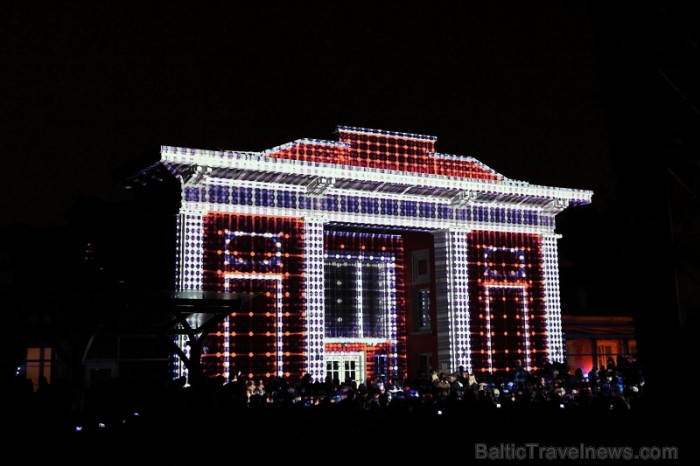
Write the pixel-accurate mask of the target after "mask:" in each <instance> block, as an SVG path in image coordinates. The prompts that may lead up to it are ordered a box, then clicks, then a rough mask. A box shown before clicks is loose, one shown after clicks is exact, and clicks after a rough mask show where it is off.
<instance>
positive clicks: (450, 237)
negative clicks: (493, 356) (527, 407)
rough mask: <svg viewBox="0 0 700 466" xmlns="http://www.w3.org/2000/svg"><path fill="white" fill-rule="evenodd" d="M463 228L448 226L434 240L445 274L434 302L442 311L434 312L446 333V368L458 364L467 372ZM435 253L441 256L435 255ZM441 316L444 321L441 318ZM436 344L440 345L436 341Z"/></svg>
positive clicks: (469, 362)
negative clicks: (436, 301)
mask: <svg viewBox="0 0 700 466" xmlns="http://www.w3.org/2000/svg"><path fill="white" fill-rule="evenodd" d="M467 232H468V230H466V229H456V228H453V229H449V230H447V231H444V232H442V234H441V241H439V242H438V241H436V260H439V261H441V262H442V261H444V274H445V277H444V279H443V280H444V281H443V282H442V286H441V288H442V290H443V291H444V292H445V298H444V299H443V300H439V301H442V302H438V307H439V308H440V307H442V308H443V311H442V313H439V314H438V332H439V333H441V332H442V333H446V337H447V351H448V354H447V361H444V362H446V363H447V364H448V366H449V369H448V370H451V371H452V370H456V369H457V367H458V366H464V367H465V368H467V370H469V371H470V372H471V370H472V360H471V341H470V333H469V290H468V287H467V278H468V277H467V266H468V263H467ZM438 246H439V248H438ZM439 250H440V251H441V252H440V251H439ZM438 254H439V255H440V256H441V257H438ZM439 297H440V296H439V295H438V298H439ZM445 311H446V314H445V313H444V312H445ZM440 314H442V316H441V315H440ZM445 316H446V319H447V320H446V321H444V319H445ZM440 321H442V322H440ZM438 338H440V337H438ZM438 346H440V344H439V342H438Z"/></svg>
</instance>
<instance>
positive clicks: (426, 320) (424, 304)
mask: <svg viewBox="0 0 700 466" xmlns="http://www.w3.org/2000/svg"><path fill="white" fill-rule="evenodd" d="M415 305H416V322H417V323H418V328H417V329H418V330H430V327H431V321H430V290H429V289H427V288H426V289H421V290H418V291H417V292H416V303H415Z"/></svg>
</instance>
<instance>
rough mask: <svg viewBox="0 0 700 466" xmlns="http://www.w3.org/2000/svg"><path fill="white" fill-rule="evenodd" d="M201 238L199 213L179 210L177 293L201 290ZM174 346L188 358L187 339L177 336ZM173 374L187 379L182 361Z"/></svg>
mask: <svg viewBox="0 0 700 466" xmlns="http://www.w3.org/2000/svg"><path fill="white" fill-rule="evenodd" d="M203 236H204V221H203V216H202V214H201V213H200V212H196V211H189V210H184V209H181V211H180V213H179V214H178V216H177V233H176V241H177V243H176V244H177V255H176V256H177V266H176V267H177V268H176V274H177V275H176V277H177V278H176V284H175V287H176V289H177V290H178V291H187V290H197V291H200V290H201V289H202V275H203V267H204V266H203V260H202V255H203V244H202V242H203ZM175 344H176V345H177V346H178V347H179V348H180V349H181V350H182V351H183V352H184V353H185V356H187V357H190V347H189V345H187V337H186V336H185V335H178V336H176V337H175ZM175 373H176V374H177V376H178V377H187V376H188V370H187V366H186V365H185V363H184V361H182V359H180V358H177V362H176V363H175Z"/></svg>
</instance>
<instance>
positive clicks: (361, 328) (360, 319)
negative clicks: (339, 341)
mask: <svg viewBox="0 0 700 466" xmlns="http://www.w3.org/2000/svg"><path fill="white" fill-rule="evenodd" d="M355 281H356V283H357V286H356V287H355V293H356V296H355V299H356V300H357V305H356V307H355V309H357V310H358V312H357V336H358V337H359V338H363V337H364V336H365V322H364V320H365V319H364V314H363V312H362V311H363V309H364V306H363V303H362V256H360V257H359V258H358V261H357V262H355Z"/></svg>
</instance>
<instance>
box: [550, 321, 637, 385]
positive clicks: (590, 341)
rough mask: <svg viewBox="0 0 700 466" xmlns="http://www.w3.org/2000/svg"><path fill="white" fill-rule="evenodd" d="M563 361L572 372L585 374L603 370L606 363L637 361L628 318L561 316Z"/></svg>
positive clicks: (632, 328) (631, 327)
mask: <svg viewBox="0 0 700 466" xmlns="http://www.w3.org/2000/svg"><path fill="white" fill-rule="evenodd" d="M562 325H563V329H564V335H565V338H566V361H567V364H568V365H569V368H570V370H571V371H572V372H573V371H575V370H576V369H577V368H580V369H581V370H582V371H583V373H584V374H588V373H589V372H590V371H591V370H592V369H593V368H594V367H595V368H597V369H601V368H606V367H607V365H608V360H609V359H610V358H612V360H613V361H617V360H618V358H619V357H623V358H627V359H628V360H636V358H637V340H636V336H635V331H634V322H633V319H632V317H631V316H607V315H605V316H603V315H599V316H589V315H566V314H564V315H562Z"/></svg>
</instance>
